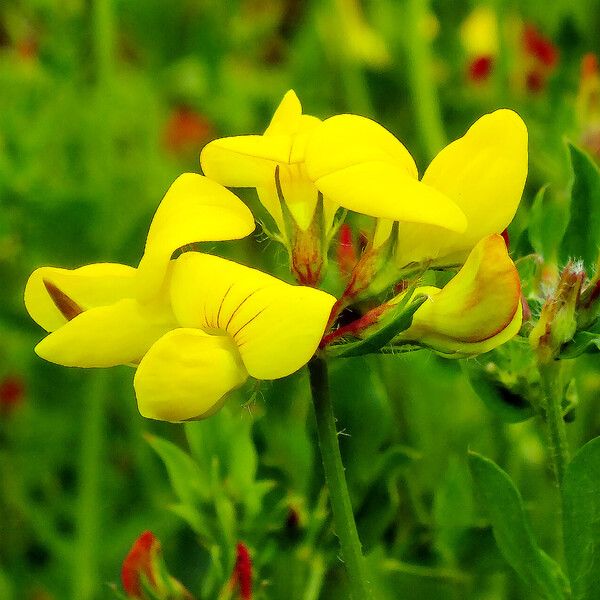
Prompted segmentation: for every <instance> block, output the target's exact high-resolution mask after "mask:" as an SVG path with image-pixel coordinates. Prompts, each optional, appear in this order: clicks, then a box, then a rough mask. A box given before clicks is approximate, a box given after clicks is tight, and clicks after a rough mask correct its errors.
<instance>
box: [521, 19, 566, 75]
mask: <svg viewBox="0 0 600 600" xmlns="http://www.w3.org/2000/svg"><path fill="white" fill-rule="evenodd" d="M523 48H524V49H525V52H526V54H529V55H530V56H532V57H534V58H535V59H536V60H537V61H538V62H540V63H541V64H542V65H544V66H545V67H548V68H550V69H552V68H554V67H555V66H556V65H557V64H558V49H557V48H556V46H555V45H554V44H553V43H552V41H551V40H550V39H549V38H547V37H544V36H543V35H542V34H541V33H540V31H539V30H538V29H537V28H536V27H535V26H534V25H531V24H527V25H525V28H524V29H523Z"/></svg>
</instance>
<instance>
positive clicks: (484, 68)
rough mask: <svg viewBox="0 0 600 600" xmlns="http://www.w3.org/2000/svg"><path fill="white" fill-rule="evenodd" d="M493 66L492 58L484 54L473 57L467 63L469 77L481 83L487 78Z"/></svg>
mask: <svg viewBox="0 0 600 600" xmlns="http://www.w3.org/2000/svg"><path fill="white" fill-rule="evenodd" d="M493 67H494V58H493V57H492V56H488V55H484V56H477V57H475V58H474V59H473V60H472V61H471V62H470V64H469V79H470V80H471V81H473V82H475V83H481V82H482V81H485V80H486V79H488V78H489V76H490V75H491V73H492V69H493Z"/></svg>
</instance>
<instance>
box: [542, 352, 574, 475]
mask: <svg viewBox="0 0 600 600" xmlns="http://www.w3.org/2000/svg"><path fill="white" fill-rule="evenodd" d="M539 370H540V376H541V380H542V388H543V391H544V397H545V400H546V429H547V433H548V448H549V451H550V458H551V460H552V465H553V467H554V474H555V476H556V482H557V483H558V486H559V487H560V486H561V485H562V481H563V478H564V474H565V470H566V468H567V465H568V464H569V446H568V442H567V432H566V428H565V421H564V419H563V412H562V400H563V388H562V381H561V369H560V363H559V362H556V361H552V362H547V363H541V364H540V365H539Z"/></svg>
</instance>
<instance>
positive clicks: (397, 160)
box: [305, 115, 418, 181]
mask: <svg viewBox="0 0 600 600" xmlns="http://www.w3.org/2000/svg"><path fill="white" fill-rule="evenodd" d="M305 161H306V169H307V171H308V174H309V176H310V178H311V179H312V180H313V181H317V180H318V179H320V178H322V177H324V176H326V175H330V174H332V173H336V172H337V171H340V170H342V169H345V168H347V167H352V166H354V165H359V164H361V163H364V162H372V161H383V162H390V163H392V164H394V165H396V166H397V167H398V168H399V169H400V170H403V171H404V172H405V173H406V174H407V175H410V176H411V177H413V178H415V179H416V178H417V175H418V174H417V167H416V165H415V161H414V160H413V158H412V156H411V155H410V153H409V152H408V150H407V149H406V148H405V147H404V146H403V144H402V143H400V141H399V140H398V139H396V137H394V135H393V134H391V133H390V132H389V131H388V130H387V129H385V127H382V126H381V125H379V123H376V122H375V121H372V120H371V119H367V118H366V117H359V116H357V115H337V116H335V117H331V118H329V119H326V120H325V121H323V122H322V123H321V125H319V126H318V127H315V128H314V129H313V130H312V132H311V134H310V138H309V140H308V143H307V145H306V151H305Z"/></svg>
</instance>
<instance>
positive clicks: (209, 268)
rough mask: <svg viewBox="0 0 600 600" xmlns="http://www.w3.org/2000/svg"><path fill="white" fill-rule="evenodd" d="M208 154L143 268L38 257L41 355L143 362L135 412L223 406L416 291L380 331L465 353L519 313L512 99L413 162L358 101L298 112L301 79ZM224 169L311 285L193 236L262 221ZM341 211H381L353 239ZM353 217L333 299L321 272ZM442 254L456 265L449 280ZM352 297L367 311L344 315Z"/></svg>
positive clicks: (231, 235) (363, 327)
mask: <svg viewBox="0 0 600 600" xmlns="http://www.w3.org/2000/svg"><path fill="white" fill-rule="evenodd" d="M200 162H201V166H202V169H203V172H204V174H205V176H201V175H196V174H189V173H188V174H185V175H182V176H181V177H179V178H178V179H177V180H176V181H175V183H174V184H173V185H172V186H171V188H170V189H169V191H168V192H167V194H166V195H165V197H164V199H163V201H162V202H161V204H160V206H159V207H158V210H157V212H156V214H155V216H154V219H153V221H152V224H151V226H150V231H149V233H148V239H147V243H146V247H145V251H144V254H143V256H142V259H141V261H140V263H139V266H138V267H137V269H135V268H132V267H129V266H124V265H119V264H95V265H89V266H85V267H81V268H79V269H75V270H66V269H58V268H53V267H42V268H40V269H38V270H36V271H35V272H34V273H33V274H32V276H31V277H30V279H29V282H28V284H27V288H26V291H25V303H26V306H27V309H28V310H29V312H30V314H31V316H32V317H33V318H34V319H35V320H36V321H37V322H38V323H39V324H40V325H41V326H42V327H44V328H45V329H46V330H47V331H49V332H50V335H48V336H47V337H46V338H45V339H44V340H42V341H41V342H40V344H39V345H38V346H37V348H36V351H37V353H38V354H39V355H40V356H41V357H43V358H45V359H47V360H50V361H53V362H56V363H58V364H62V365H66V366H81V367H108V366H113V365H118V364H129V365H133V366H134V367H136V374H135V379H134V386H135V390H136V395H137V400H138V406H139V409H140V412H141V413H142V414H143V415H144V416H147V417H151V418H155V419H164V420H169V421H180V420H186V419H194V418H201V417H206V416H208V415H210V414H212V413H213V412H214V411H215V410H217V409H218V408H219V407H220V406H221V404H222V402H223V400H224V399H225V398H226V397H227V394H228V392H230V391H231V390H233V389H235V388H237V387H239V386H241V385H242V384H243V383H244V382H245V381H246V379H247V378H248V377H254V378H257V379H276V378H280V377H285V376H287V375H289V374H291V373H293V372H294V371H296V370H298V369H299V368H301V367H302V366H303V365H305V364H306V363H307V362H308V360H309V359H310V358H311V357H312V355H313V354H314V353H315V351H316V350H317V348H321V349H324V351H325V352H327V350H328V348H329V347H334V346H339V345H340V343H342V344H343V343H344V339H343V338H345V337H347V335H352V336H353V337H355V338H359V339H364V338H369V337H370V336H372V335H380V334H379V333H378V332H380V330H381V329H382V328H385V327H386V322H387V321H388V320H389V319H390V315H393V314H395V312H396V311H397V309H398V307H403V306H405V305H407V306H411V305H413V307H414V309H413V310H412V312H411V313H410V316H411V319H409V321H408V322H407V325H406V327H404V328H402V329H399V330H398V331H395V334H394V337H393V339H386V343H388V342H390V343H391V344H393V345H396V346H401V347H406V348H409V347H410V348H413V347H415V346H424V347H429V348H432V349H434V350H436V351H438V352H440V353H442V354H444V355H447V356H456V357H460V356H469V355H474V354H478V353H481V352H486V351H488V350H490V349H492V348H494V347H495V346H497V345H499V344H501V343H503V342H505V341H506V340H508V339H509V338H510V337H512V336H513V335H515V333H516V332H517V331H518V330H519V328H520V325H521V320H522V309H521V289H520V281H519V277H518V274H517V271H516V268H515V266H514V264H513V263H512V261H511V259H510V257H509V255H508V249H507V247H506V244H505V241H504V239H503V238H502V237H501V236H500V235H499V234H501V233H502V232H503V231H504V230H505V229H506V227H507V226H508V224H509V223H510V221H511V220H512V218H513V216H514V214H515V211H516V209H517V206H518V204H519V201H520V197H521V194H522V191H523V187H524V184H525V178H526V175H527V130H526V128H525V125H524V123H523V122H522V120H521V119H520V117H519V116H518V115H517V114H516V113H514V112H512V111H510V110H498V111H496V112H494V113H491V114H489V115H485V116H483V117H482V118H481V119H479V120H478V121H477V122H476V123H475V124H474V125H473V126H472V127H471V128H470V129H469V130H468V131H467V133H466V134H465V135H464V136H463V137H462V138H460V139H458V140H456V141H455V142H452V143H451V144H450V145H448V146H447V147H446V148H445V149H443V150H442V151H441V152H440V153H439V154H438V156H436V157H435V158H434V160H433V161H432V162H431V164H430V165H429V167H428V168H427V170H426V171H425V173H424V175H423V176H422V177H421V178H419V175H418V171H417V167H416V164H415V162H414V160H413V158H412V156H411V155H410V153H409V152H408V150H407V149H406V148H405V147H404V146H403V145H402V143H401V142H400V141H399V140H398V139H396V138H395V137H394V136H393V135H392V134H391V133H390V132H389V131H387V130H386V129H385V128H383V127H382V126H381V125H379V124H378V123H376V122H374V121H372V120H370V119H367V118H364V117H360V116H357V115H349V114H346V115H337V116H333V117H331V118H328V119H326V120H324V121H321V120H320V119H318V118H316V117H313V116H310V115H305V114H303V112H302V107H301V105H300V101H299V100H298V98H297V96H296V94H295V93H294V92H293V91H290V92H288V93H287V94H286V95H285V96H284V98H283V100H282V102H281V104H280V105H279V107H278V108H277V110H276V111H275V114H274V116H273V119H272V120H271V123H270V125H269V126H268V128H267V129H266V131H265V133H264V134H263V135H244V136H238V137H231V138H223V139H217V140H215V141H213V142H210V143H209V144H208V145H206V146H205V147H204V149H203V150H202V153H201V157H200ZM224 186H228V187H250V188H255V189H256V191H257V193H258V197H259V199H260V201H261V202H262V204H263V206H264V208H265V209H266V211H267V212H268V214H269V215H270V218H271V224H267V223H265V224H264V225H263V227H264V229H265V231H266V232H267V233H268V234H269V235H270V236H271V237H272V238H274V239H276V240H277V241H279V242H281V243H282V244H284V246H285V247H286V249H287V252H288V255H289V258H290V269H291V273H292V274H293V276H294V277H295V279H296V281H297V282H298V283H299V284H300V285H290V284H288V283H285V282H283V281H281V280H279V279H276V278H274V277H272V276H270V275H267V274H265V273H261V272H259V271H256V270H255V269H252V268H249V267H247V266H242V265H240V264H237V263H234V262H231V261H229V260H226V259H224V258H220V257H218V256H214V255H212V254H206V253H203V252H199V251H197V247H196V246H194V244H196V243H198V242H207V241H216V240H232V239H239V238H242V237H244V236H247V235H249V234H250V233H251V232H252V231H253V230H254V227H255V225H254V219H253V216H252V214H251V213H250V211H249V210H248V209H247V208H246V206H245V205H244V204H243V203H242V202H241V201H240V200H239V199H238V198H237V197H236V196H235V195H234V194H233V193H232V192H230V191H228V190H227V189H226V187H224ZM348 211H354V212H356V213H361V214H362V215H367V216H369V217H373V218H374V220H373V229H372V231H371V232H367V233H363V235H362V244H361V247H360V248H356V247H355V246H354V235H353V233H352V230H351V228H350V226H349V224H348V223H344V219H345V217H346V215H347V212H348ZM342 224H343V228H342V229H341V237H340V244H341V245H340V248H339V250H338V252H337V256H338V258H339V261H340V264H339V273H338V280H339V281H342V285H341V287H340V289H339V290H338V291H339V293H336V296H337V299H336V298H335V297H334V296H332V295H330V294H329V293H326V292H325V291H322V290H320V289H317V288H318V287H319V286H321V285H322V282H323V280H324V278H325V276H326V275H327V269H328V255H329V250H330V245H331V244H332V242H333V241H334V240H335V239H336V232H337V231H338V229H339V227H340V225H342ZM432 269H434V270H435V271H438V272H439V271H449V272H450V273H451V274H453V273H456V270H457V269H460V270H458V273H456V274H455V275H454V276H453V277H450V279H449V281H448V276H447V275H446V276H445V281H446V282H447V283H446V285H444V286H442V287H439V286H436V285H435V282H436V280H435V277H434V276H433V277H434V278H433V279H432V275H431V274H432V273H434V271H432ZM426 273H428V275H427V277H428V279H427V285H425V284H424V281H423V277H424V275H425V274H426ZM328 289H332V287H331V286H329V287H328ZM389 290H396V294H397V295H396V296H395V297H392V298H390V296H389V294H388V292H389ZM334 291H335V290H334ZM417 298H419V299H420V300H419V304H418V306H417V305H416V304H413V302H414V300H415V299H417ZM351 305H352V306H353V308H354V309H355V310H354V313H356V312H358V313H359V317H358V318H357V319H356V320H355V321H354V322H353V323H351V324H350V325H347V324H346V325H344V326H342V324H341V320H340V319H338V317H340V316H341V315H342V314H343V313H344V311H345V309H346V308H347V307H349V306H351Z"/></svg>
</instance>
